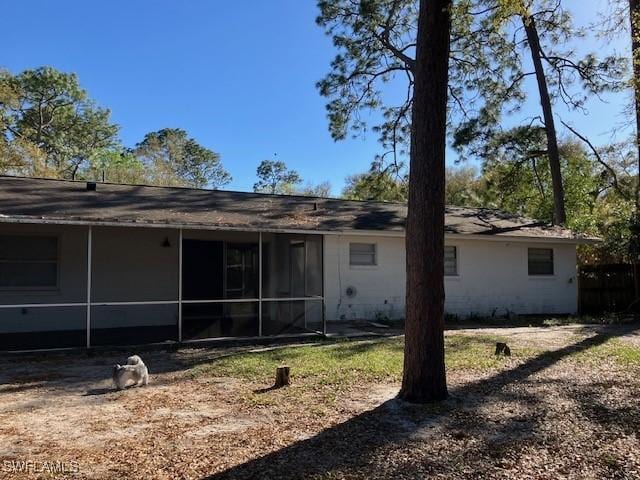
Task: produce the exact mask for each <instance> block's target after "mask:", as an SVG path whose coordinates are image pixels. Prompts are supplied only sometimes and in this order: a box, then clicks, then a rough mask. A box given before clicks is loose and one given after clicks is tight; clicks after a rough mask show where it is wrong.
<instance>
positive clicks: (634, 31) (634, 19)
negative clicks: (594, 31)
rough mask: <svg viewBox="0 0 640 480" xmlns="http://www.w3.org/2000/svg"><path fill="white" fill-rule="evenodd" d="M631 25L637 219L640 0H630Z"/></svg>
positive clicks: (639, 198) (638, 214)
mask: <svg viewBox="0 0 640 480" xmlns="http://www.w3.org/2000/svg"><path fill="white" fill-rule="evenodd" d="M629 22H630V24H631V58H632V61H633V82H632V84H633V91H634V97H635V110H636V143H637V147H638V175H639V182H638V184H639V185H638V186H636V192H635V194H636V217H640V0H629Z"/></svg>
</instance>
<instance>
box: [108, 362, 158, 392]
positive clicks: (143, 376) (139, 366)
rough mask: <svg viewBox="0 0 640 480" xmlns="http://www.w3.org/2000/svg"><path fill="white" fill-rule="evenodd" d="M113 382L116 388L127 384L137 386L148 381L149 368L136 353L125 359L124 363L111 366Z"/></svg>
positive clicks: (120, 388) (124, 386)
mask: <svg viewBox="0 0 640 480" xmlns="http://www.w3.org/2000/svg"><path fill="white" fill-rule="evenodd" d="M113 383H114V385H115V386H116V388H117V389H118V390H122V389H123V388H126V387H127V386H128V385H132V386H135V387H139V386H141V385H147V384H148V383H149V370H148V369H147V366H146V365H145V364H144V362H143V361H142V359H141V358H140V357H139V356H138V355H132V356H131V357H129V358H128V359H127V364H126V365H120V364H117V365H114V366H113Z"/></svg>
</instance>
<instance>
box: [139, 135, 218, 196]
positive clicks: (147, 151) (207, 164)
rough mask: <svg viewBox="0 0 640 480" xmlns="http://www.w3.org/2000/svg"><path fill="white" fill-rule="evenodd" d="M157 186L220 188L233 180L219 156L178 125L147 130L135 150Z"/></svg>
mask: <svg viewBox="0 0 640 480" xmlns="http://www.w3.org/2000/svg"><path fill="white" fill-rule="evenodd" d="M132 152H133V154H134V155H135V156H136V157H138V158H139V159H140V160H141V162H142V163H143V165H145V167H146V168H147V170H148V172H149V177H150V179H151V183H153V184H156V185H178V186H193V187H196V188H201V187H205V186H211V187H213V188H218V187H221V186H223V185H226V184H227V183H229V182H230V181H231V175H229V173H228V172H227V171H226V170H225V169H224V168H223V167H222V164H221V163H220V156H219V155H218V154H217V153H215V152H214V151H212V150H209V149H208V148H205V147H203V146H202V145H200V144H199V143H198V142H197V141H196V140H194V139H193V138H189V136H188V134H187V132H185V131H184V130H182V129H179V128H164V129H162V130H158V131H156V132H150V133H147V134H146V135H145V137H144V139H143V140H142V141H141V142H140V143H138V144H137V145H136V146H135V148H134V149H133V151H132Z"/></svg>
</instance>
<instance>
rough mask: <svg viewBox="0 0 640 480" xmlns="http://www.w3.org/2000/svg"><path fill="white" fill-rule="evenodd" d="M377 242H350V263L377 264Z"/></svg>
mask: <svg viewBox="0 0 640 480" xmlns="http://www.w3.org/2000/svg"><path fill="white" fill-rule="evenodd" d="M376 264H377V259H376V244H375V243H350V244H349V265H376Z"/></svg>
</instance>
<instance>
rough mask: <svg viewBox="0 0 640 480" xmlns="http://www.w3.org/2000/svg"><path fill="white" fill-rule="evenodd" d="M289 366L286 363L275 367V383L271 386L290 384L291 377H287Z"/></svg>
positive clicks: (278, 386)
mask: <svg viewBox="0 0 640 480" xmlns="http://www.w3.org/2000/svg"><path fill="white" fill-rule="evenodd" d="M289 374H290V368H289V367H288V366H286V365H283V366H282V367H278V368H276V383H275V385H274V386H273V388H280V387H286V386H287V385H291V379H290V377H289Z"/></svg>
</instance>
